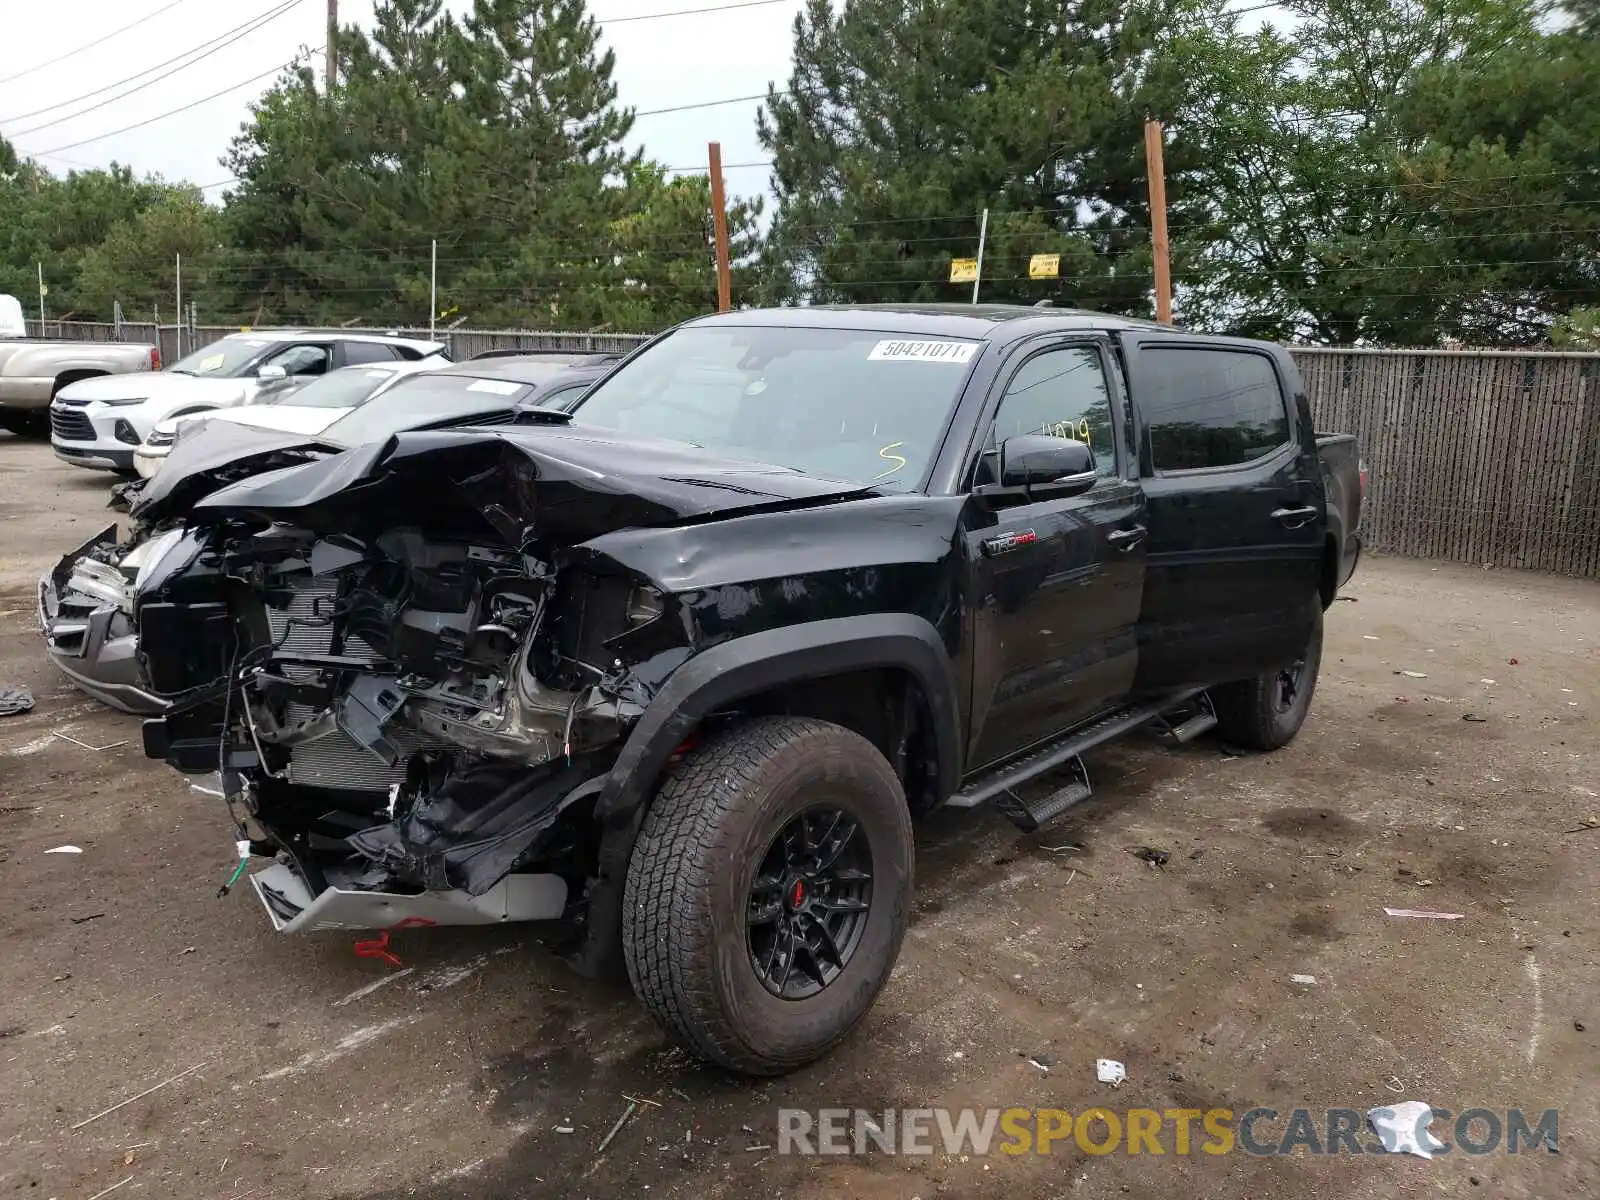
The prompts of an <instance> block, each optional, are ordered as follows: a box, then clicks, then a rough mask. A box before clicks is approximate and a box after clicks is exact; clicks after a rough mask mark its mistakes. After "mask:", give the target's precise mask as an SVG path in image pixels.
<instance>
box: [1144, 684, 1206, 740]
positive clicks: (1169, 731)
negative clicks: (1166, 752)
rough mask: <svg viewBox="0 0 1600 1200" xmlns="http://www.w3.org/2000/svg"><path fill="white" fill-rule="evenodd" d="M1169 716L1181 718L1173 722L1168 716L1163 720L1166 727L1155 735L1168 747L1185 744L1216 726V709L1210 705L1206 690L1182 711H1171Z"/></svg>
mask: <svg viewBox="0 0 1600 1200" xmlns="http://www.w3.org/2000/svg"><path fill="white" fill-rule="evenodd" d="M1171 716H1174V717H1182V718H1183V719H1182V720H1180V721H1178V722H1177V724H1173V723H1172V720H1171V719H1170V717H1169V718H1168V719H1167V720H1166V722H1165V724H1166V728H1164V729H1163V730H1161V732H1160V733H1158V734H1157V735H1156V736H1157V738H1158V739H1159V740H1160V742H1161V744H1162V745H1163V746H1167V747H1169V748H1176V747H1178V746H1187V745H1188V744H1189V743H1190V742H1192V741H1194V740H1195V738H1197V737H1199V736H1200V735H1201V734H1202V733H1209V732H1210V731H1211V730H1213V729H1215V728H1216V727H1217V710H1216V709H1215V708H1214V707H1213V706H1212V703H1211V695H1210V693H1208V692H1201V693H1200V694H1199V695H1198V696H1195V697H1194V698H1193V699H1192V700H1191V701H1190V702H1189V704H1188V706H1187V707H1186V708H1185V709H1184V710H1183V711H1181V712H1176V713H1172V714H1171Z"/></svg>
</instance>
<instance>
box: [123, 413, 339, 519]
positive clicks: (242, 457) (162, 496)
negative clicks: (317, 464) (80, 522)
mask: <svg viewBox="0 0 1600 1200" xmlns="http://www.w3.org/2000/svg"><path fill="white" fill-rule="evenodd" d="M315 448H316V442H315V441H314V439H312V438H310V437H308V436H307V435H305V434H303V433H292V432H286V431H284V430H277V429H261V428H258V427H257V426H254V425H243V424H239V423H237V422H234V421H217V420H210V419H208V420H206V421H205V422H204V423H203V424H202V425H201V427H200V428H198V429H186V430H185V431H184V434H183V436H182V437H180V438H179V439H178V441H177V444H176V445H174V446H173V447H172V451H171V453H169V454H168V455H167V461H166V462H164V463H162V464H161V469H160V470H159V471H157V472H156V473H155V475H154V476H153V477H152V478H150V479H148V480H145V481H144V482H143V484H142V485H140V486H139V489H138V494H137V495H136V496H135V497H134V498H133V501H132V506H131V508H130V509H129V511H130V513H131V514H132V515H133V516H134V517H135V518H137V519H138V520H140V521H144V522H156V521H161V520H163V519H165V518H167V517H170V516H178V515H181V514H182V513H183V512H184V511H185V510H186V509H187V508H189V507H190V506H191V505H193V504H194V502H195V501H197V500H199V499H201V498H202V497H204V496H205V495H206V494H207V493H208V492H211V491H215V490H216V489H217V488H219V487H221V486H223V485H224V484H226V483H231V482H233V481H234V480H236V479H238V478H240V477H241V476H242V475H249V474H253V473H257V472H261V471H270V470H272V469H274V468H275V467H282V466H286V465H291V464H295V463H299V462H303V461H304V460H305V458H306V456H307V455H308V454H309V453H311V452H312V451H313V450H314V449H315Z"/></svg>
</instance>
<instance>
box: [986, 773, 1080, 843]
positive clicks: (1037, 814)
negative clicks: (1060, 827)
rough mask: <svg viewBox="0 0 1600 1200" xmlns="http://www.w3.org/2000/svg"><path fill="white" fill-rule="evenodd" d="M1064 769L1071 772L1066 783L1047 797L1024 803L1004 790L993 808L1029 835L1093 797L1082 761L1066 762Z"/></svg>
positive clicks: (1021, 798) (1012, 793)
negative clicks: (1075, 805)
mask: <svg viewBox="0 0 1600 1200" xmlns="http://www.w3.org/2000/svg"><path fill="white" fill-rule="evenodd" d="M1067 770H1068V771H1069V772H1070V773H1071V778H1070V780H1069V781H1068V782H1067V784H1066V785H1065V786H1064V787H1059V788H1057V789H1056V790H1055V791H1053V792H1051V793H1050V794H1049V795H1047V796H1041V797H1039V798H1038V799H1037V800H1026V799H1024V798H1023V797H1022V796H1019V795H1017V793H1016V792H1013V791H1005V792H1002V793H1000V795H999V796H997V797H996V798H995V802H994V806H995V807H996V808H998V809H999V810H1000V811H1001V812H1002V813H1004V814H1005V815H1006V818H1007V819H1008V820H1009V821H1010V822H1011V823H1012V824H1013V825H1015V826H1016V827H1017V828H1018V829H1020V830H1022V832H1023V833H1032V832H1034V830H1036V829H1038V828H1039V827H1040V826H1041V825H1043V824H1045V823H1046V822H1047V821H1053V820H1055V819H1056V818H1057V817H1059V816H1060V815H1061V814H1062V813H1064V812H1066V811H1067V809H1069V808H1071V807H1072V806H1073V805H1074V804H1082V803H1083V802H1084V801H1085V800H1087V799H1088V798H1089V797H1090V796H1092V795H1094V788H1093V787H1092V786H1091V785H1090V783H1089V769H1088V768H1087V767H1085V766H1084V765H1083V759H1081V758H1074V759H1072V760H1070V761H1069V762H1068V763H1067Z"/></svg>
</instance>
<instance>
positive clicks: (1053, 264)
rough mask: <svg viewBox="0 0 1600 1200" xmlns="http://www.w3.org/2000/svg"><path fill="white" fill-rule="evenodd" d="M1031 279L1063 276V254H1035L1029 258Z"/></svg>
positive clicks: (1029, 276)
mask: <svg viewBox="0 0 1600 1200" xmlns="http://www.w3.org/2000/svg"><path fill="white" fill-rule="evenodd" d="M1028 278H1029V279H1059V278H1061V255H1059V254H1035V255H1034V256H1033V257H1032V258H1030V259H1029V260H1028Z"/></svg>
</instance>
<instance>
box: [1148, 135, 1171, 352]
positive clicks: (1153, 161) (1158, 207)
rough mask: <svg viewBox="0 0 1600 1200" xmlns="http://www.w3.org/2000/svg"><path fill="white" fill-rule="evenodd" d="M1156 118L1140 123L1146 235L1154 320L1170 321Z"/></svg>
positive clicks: (1167, 248) (1163, 186)
mask: <svg viewBox="0 0 1600 1200" xmlns="http://www.w3.org/2000/svg"><path fill="white" fill-rule="evenodd" d="M1161 145H1162V130H1161V122H1160V121H1146V122H1145V123H1144V165H1145V175H1146V178H1147V179H1148V180H1149V183H1150V235H1151V240H1152V242H1153V243H1154V249H1155V264H1156V320H1158V321H1160V322H1161V323H1162V324H1163V325H1171V324H1172V261H1171V247H1170V246H1169V245H1168V243H1167V174H1166V167H1165V166H1164V165H1163V164H1162V161H1161Z"/></svg>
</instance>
